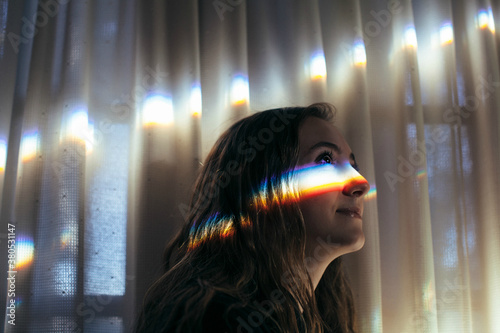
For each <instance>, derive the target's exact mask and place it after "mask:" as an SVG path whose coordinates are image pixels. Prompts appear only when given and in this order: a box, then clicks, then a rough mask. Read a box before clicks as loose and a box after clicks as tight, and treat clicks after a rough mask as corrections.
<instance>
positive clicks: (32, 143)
mask: <svg viewBox="0 0 500 333" xmlns="http://www.w3.org/2000/svg"><path fill="white" fill-rule="evenodd" d="M37 150H38V132H37V131H33V132H29V133H26V134H24V135H23V137H22V139H21V160H22V161H23V162H28V161H30V160H32V159H33V158H34V157H35V156H36V153H37Z"/></svg>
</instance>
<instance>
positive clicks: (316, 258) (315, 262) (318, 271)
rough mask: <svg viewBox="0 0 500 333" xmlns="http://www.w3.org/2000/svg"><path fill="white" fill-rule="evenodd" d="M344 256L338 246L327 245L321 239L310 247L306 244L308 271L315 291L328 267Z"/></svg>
mask: <svg viewBox="0 0 500 333" xmlns="http://www.w3.org/2000/svg"><path fill="white" fill-rule="evenodd" d="M309 244H311V243H309ZM342 254H343V253H342V250H341V249H340V247H339V246H338V245H337V244H331V243H327V242H325V241H323V240H322V239H320V238H318V239H317V240H316V241H315V242H314V243H313V244H311V245H310V246H308V245H307V244H306V252H305V255H306V260H305V262H306V269H307V272H308V273H309V277H310V278H311V282H312V285H313V290H316V287H317V286H318V284H319V281H320V280H321V278H322V277H323V274H324V273H325V271H326V269H327V267H328V265H330V263H331V262H332V261H334V260H335V259H336V258H337V257H339V256H340V255H342Z"/></svg>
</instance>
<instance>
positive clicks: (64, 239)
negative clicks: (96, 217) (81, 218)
mask: <svg viewBox="0 0 500 333" xmlns="http://www.w3.org/2000/svg"><path fill="white" fill-rule="evenodd" d="M60 241H61V249H71V250H73V251H75V253H77V251H78V228H77V226H76V224H73V225H69V226H67V227H66V228H65V229H64V231H63V232H62V233H61V237H60Z"/></svg>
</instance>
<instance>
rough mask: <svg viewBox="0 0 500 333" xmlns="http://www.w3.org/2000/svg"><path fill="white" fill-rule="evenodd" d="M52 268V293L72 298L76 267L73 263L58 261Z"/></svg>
mask: <svg viewBox="0 0 500 333" xmlns="http://www.w3.org/2000/svg"><path fill="white" fill-rule="evenodd" d="M54 266H55V267H54V268H53V272H54V276H53V278H54V283H53V288H54V293H55V294H56V295H60V296H74V295H75V292H76V285H77V284H76V273H77V267H76V265H75V263H74V262H71V261H60V262H58V263H56V264H55V265H54Z"/></svg>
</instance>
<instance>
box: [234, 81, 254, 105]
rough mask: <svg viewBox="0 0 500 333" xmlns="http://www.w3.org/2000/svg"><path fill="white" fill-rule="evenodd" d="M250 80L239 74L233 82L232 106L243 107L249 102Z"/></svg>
mask: <svg viewBox="0 0 500 333" xmlns="http://www.w3.org/2000/svg"><path fill="white" fill-rule="evenodd" d="M249 91H250V90H249V85H248V78H247V77H246V76H244V75H241V74H238V75H236V76H235V77H234V78H233V81H232V82H231V94H230V98H231V104H232V105H243V104H245V103H247V102H248V98H249V96H250V93H249Z"/></svg>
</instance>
